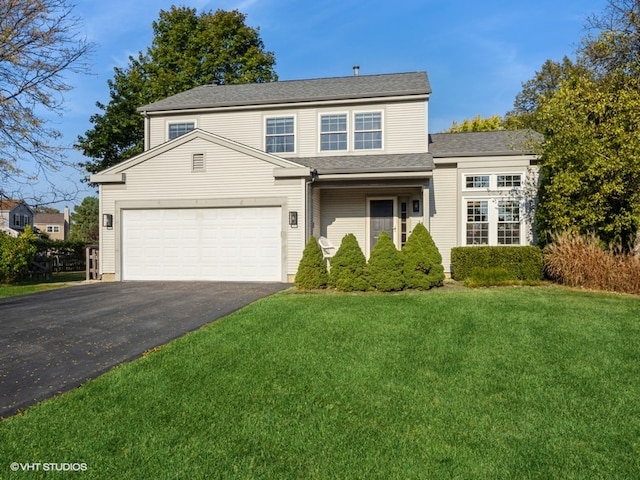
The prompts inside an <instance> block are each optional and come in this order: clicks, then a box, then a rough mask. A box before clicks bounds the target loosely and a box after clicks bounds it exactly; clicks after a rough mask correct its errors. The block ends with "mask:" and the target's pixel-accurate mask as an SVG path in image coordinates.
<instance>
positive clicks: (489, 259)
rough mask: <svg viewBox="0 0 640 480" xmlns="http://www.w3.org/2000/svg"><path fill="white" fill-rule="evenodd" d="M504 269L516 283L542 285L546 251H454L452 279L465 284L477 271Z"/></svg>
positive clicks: (468, 249)
mask: <svg viewBox="0 0 640 480" xmlns="http://www.w3.org/2000/svg"><path fill="white" fill-rule="evenodd" d="M487 268H489V269H496V268H499V269H504V270H505V271H506V272H507V273H508V275H509V278H511V279H513V280H524V281H538V280H542V279H543V277H544V259H543V256H542V250H541V249H540V248H538V247H529V246H521V247H516V246H513V247H512V246H503V247H488V246H487V247H455V248H452V249H451V270H452V272H451V278H453V279H454V280H465V279H467V278H469V277H471V276H472V274H473V272H474V269H475V270H476V272H477V271H478V269H487Z"/></svg>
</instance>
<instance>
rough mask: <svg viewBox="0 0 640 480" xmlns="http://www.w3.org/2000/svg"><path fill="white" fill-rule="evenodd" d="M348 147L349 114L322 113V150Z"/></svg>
mask: <svg viewBox="0 0 640 480" xmlns="http://www.w3.org/2000/svg"><path fill="white" fill-rule="evenodd" d="M346 149H347V115H346V114H335V115H322V116H321V117H320V150H321V151H329V150H346Z"/></svg>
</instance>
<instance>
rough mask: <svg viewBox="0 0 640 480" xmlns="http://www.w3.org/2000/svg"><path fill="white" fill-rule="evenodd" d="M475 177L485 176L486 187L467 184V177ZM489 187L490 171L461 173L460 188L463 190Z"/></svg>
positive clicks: (486, 188)
mask: <svg viewBox="0 0 640 480" xmlns="http://www.w3.org/2000/svg"><path fill="white" fill-rule="evenodd" d="M471 177H474V178H477V177H486V178H487V183H488V185H487V186H486V187H468V186H467V179H468V178H471ZM490 188H491V174H490V173H465V174H463V175H462V189H463V190H467V191H469V190H471V191H473V190H475V191H478V190H489V189H490Z"/></svg>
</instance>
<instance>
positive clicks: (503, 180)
mask: <svg viewBox="0 0 640 480" xmlns="http://www.w3.org/2000/svg"><path fill="white" fill-rule="evenodd" d="M520 186H522V175H520V174H517V175H498V188H509V187H511V188H513V187H520Z"/></svg>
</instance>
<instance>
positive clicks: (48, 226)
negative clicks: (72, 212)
mask: <svg viewBox="0 0 640 480" xmlns="http://www.w3.org/2000/svg"><path fill="white" fill-rule="evenodd" d="M33 226H34V227H36V228H37V229H38V231H39V232H40V233H46V234H47V236H48V237H49V238H50V239H51V240H68V238H69V209H68V208H67V207H65V209H64V213H36V214H35V217H34V219H33Z"/></svg>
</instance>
